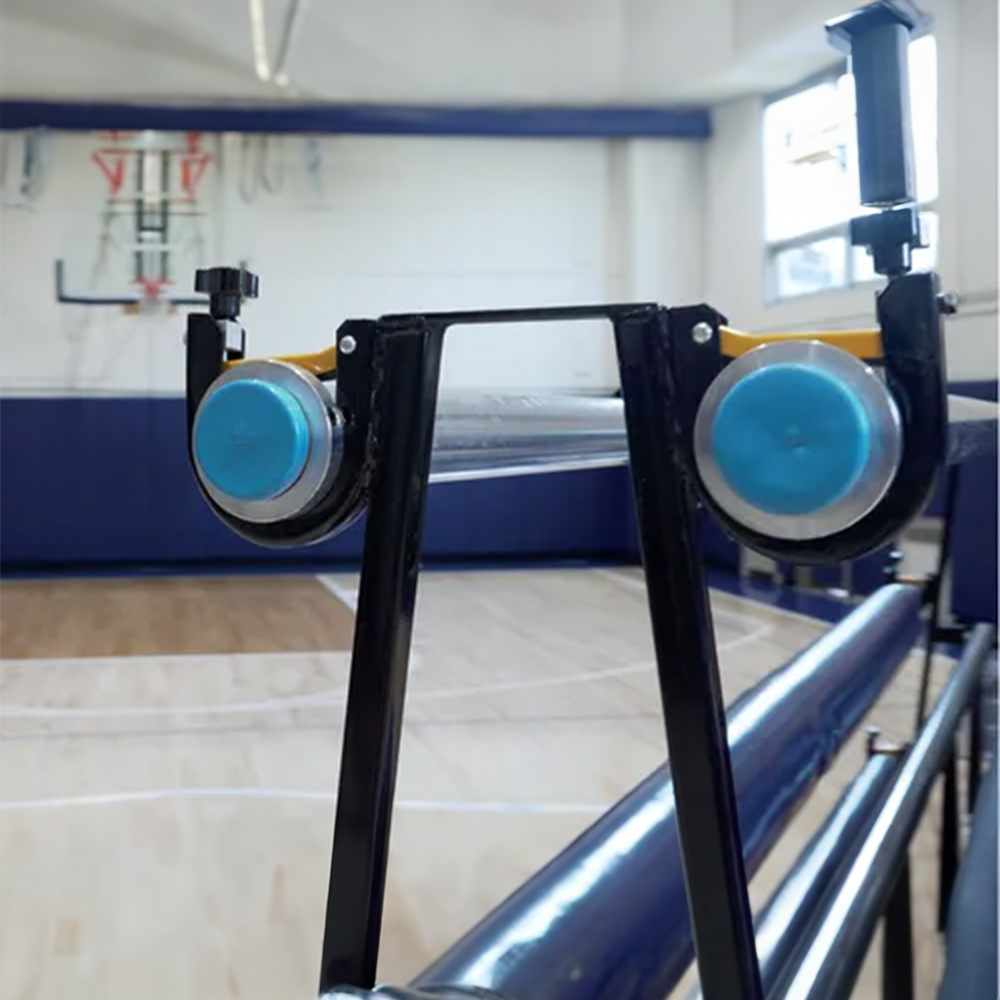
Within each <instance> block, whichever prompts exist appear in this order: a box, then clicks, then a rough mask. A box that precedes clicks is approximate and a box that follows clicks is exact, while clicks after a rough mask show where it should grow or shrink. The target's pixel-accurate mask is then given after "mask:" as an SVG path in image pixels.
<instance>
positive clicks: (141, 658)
mask: <svg viewBox="0 0 1000 1000" xmlns="http://www.w3.org/2000/svg"><path fill="white" fill-rule="evenodd" d="M326 656H345V657H347V658H348V659H350V656H351V651H350V650H349V649H288V650H281V649H275V650H272V651H269V652H261V651H259V650H258V651H256V652H252V653H249V652H248V653H139V654H137V655H135V656H4V657H0V668H3V667H5V666H12V667H39V668H41V667H106V666H126V665H127V666H130V667H149V666H153V667H156V666H165V667H167V666H173V665H177V666H184V665H185V664H194V663H197V664H198V665H199V666H201V665H203V664H216V663H223V664H225V663H229V662H230V661H231V660H239V661H240V662H250V663H255V662H256V661H258V660H274V659H277V658H280V659H283V660H292V661H293V662H294V661H295V660H314V659H316V658H317V657H326Z"/></svg>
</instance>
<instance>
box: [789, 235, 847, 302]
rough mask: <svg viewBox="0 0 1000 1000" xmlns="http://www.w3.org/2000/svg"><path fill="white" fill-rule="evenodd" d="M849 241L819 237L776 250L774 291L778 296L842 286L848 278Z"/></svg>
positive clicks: (836, 237) (803, 293)
mask: <svg viewBox="0 0 1000 1000" xmlns="http://www.w3.org/2000/svg"><path fill="white" fill-rule="evenodd" d="M846 251H847V240H846V239H844V237H842V236H835V237H832V238H831V239H826V240H817V241H816V242H815V243H807V244H805V245H804V246H800V247H789V248H788V249H787V250H779V251H777V252H775V254H774V256H773V258H772V268H773V276H774V291H775V294H776V295H777V297H778V298H779V299H785V298H790V297H791V296H793V295H806V294H808V293H809V292H821V291H824V290H825V289H828V288H842V287H843V286H844V284H845V283H846V280H847V275H846V273H845V272H846V266H845V265H846V263H847V252H846Z"/></svg>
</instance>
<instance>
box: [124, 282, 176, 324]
mask: <svg viewBox="0 0 1000 1000" xmlns="http://www.w3.org/2000/svg"><path fill="white" fill-rule="evenodd" d="M169 284H170V282H169V281H165V280H164V279H163V278H137V279H136V281H135V285H136V288H137V289H138V292H139V298H138V299H137V300H136V301H135V303H132V304H130V305H126V306H124V309H125V312H127V313H129V314H130V315H133V316H134V315H137V314H140V313H156V312H162V311H163V310H164V309H168V308H170V301H169V299H167V298H166V297H165V296H164V291H165V288H166V286H167V285H169Z"/></svg>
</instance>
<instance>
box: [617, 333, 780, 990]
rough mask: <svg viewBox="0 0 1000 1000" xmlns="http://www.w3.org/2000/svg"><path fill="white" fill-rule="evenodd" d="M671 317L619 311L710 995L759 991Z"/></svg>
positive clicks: (694, 916)
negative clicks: (677, 408) (677, 405)
mask: <svg viewBox="0 0 1000 1000" xmlns="http://www.w3.org/2000/svg"><path fill="white" fill-rule="evenodd" d="M666 323H667V319H666V315H665V314H662V313H661V314H660V315H658V316H655V315H654V316H653V317H651V318H649V319H644V318H628V319H619V320H618V321H617V322H616V324H615V337H616V341H617V346H618V362H619V366H620V369H621V380H622V395H623V397H624V400H625V420H626V426H627V429H628V440H629V450H630V454H631V469H632V483H633V489H634V492H635V501H636V508H637V512H638V521H639V537H640V542H641V548H642V557H643V563H644V565H645V569H646V589H647V594H648V599H649V609H650V615H651V617H652V625H653V640H654V645H655V648H656V662H657V673H658V676H659V682H660V693H661V696H662V698H663V708H664V714H665V717H666V725H667V743H668V746H669V750H670V769H671V774H672V776H673V780H674V789H675V796H676V803H677V821H678V829H679V834H680V842H681V851H682V856H683V859H684V871H685V878H686V882H687V895H688V907H689V910H690V913H691V924H692V930H693V936H694V942H695V950H696V952H697V955H698V963H699V973H700V976H701V988H702V992H703V995H704V997H705V1000H761V996H762V992H761V984H760V970H759V968H758V965H757V953H756V950H755V947H754V935H753V923H752V918H751V913H750V904H749V900H748V898H747V883H746V872H745V869H744V865H743V845H742V839H741V837H740V831H739V823H738V817H737V812H736V797H735V794H734V791H733V779H732V772H731V766H730V760H729V745H728V742H727V737H726V724H725V717H724V714H723V701H722V692H721V688H720V684H719V670H718V664H717V662H716V655H715V639H714V636H713V632H712V617H711V612H710V609H709V604H708V590H707V587H706V584H705V576H704V570H703V567H702V563H701V555H700V553H699V551H698V546H697V535H696V527H695V520H694V502H693V498H692V495H691V491H690V490H691V488H690V485H689V483H688V481H687V477H686V475H685V472H684V465H683V454H682V450H681V449H682V444H681V441H680V433H679V430H678V428H677V424H676V420H675V419H674V418H673V415H672V411H671V408H672V406H673V405H674V402H675V400H674V384H673V378H672V377H671V374H670V371H669V363H670V356H669V350H670V348H669V340H668V338H669V332H668V329H667V326H666ZM655 877H656V873H655V872H651V873H650V878H655Z"/></svg>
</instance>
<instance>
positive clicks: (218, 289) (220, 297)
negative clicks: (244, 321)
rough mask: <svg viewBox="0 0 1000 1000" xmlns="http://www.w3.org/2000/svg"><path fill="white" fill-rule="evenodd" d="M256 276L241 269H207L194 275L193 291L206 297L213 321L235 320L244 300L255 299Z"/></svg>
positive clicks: (256, 289) (257, 284)
mask: <svg viewBox="0 0 1000 1000" xmlns="http://www.w3.org/2000/svg"><path fill="white" fill-rule="evenodd" d="M258 286H259V282H258V280H257V275H256V274H253V273H252V272H250V271H248V270H247V269H246V268H243V267H209V268H205V269H203V270H198V271H196V272H195V275H194V290H195V291H196V292H204V293H205V294H206V295H207V296H208V311H209V312H210V313H211V314H212V316H213V318H215V319H236V317H237V316H239V314H240V306H241V305H242V304H243V300H244V299H255V298H257V291H258Z"/></svg>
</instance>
